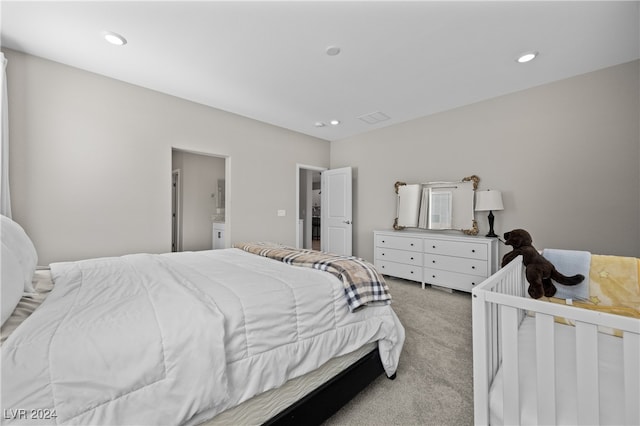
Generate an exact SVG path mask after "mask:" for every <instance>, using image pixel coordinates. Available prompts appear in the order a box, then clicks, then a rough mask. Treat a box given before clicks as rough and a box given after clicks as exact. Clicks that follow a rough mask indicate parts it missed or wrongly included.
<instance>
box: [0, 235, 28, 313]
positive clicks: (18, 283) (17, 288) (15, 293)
mask: <svg viewBox="0 0 640 426" xmlns="http://www.w3.org/2000/svg"><path fill="white" fill-rule="evenodd" d="M0 261H1V263H2V265H0V267H2V276H0V280H1V281H0V282H1V283H2V285H1V286H0V298H1V299H2V306H0V319H1V320H2V323H1V324H4V322H5V321H6V320H7V318H9V317H10V316H11V313H12V312H13V310H14V309H15V308H16V305H17V304H18V302H19V301H20V298H21V297H22V293H23V292H24V275H23V272H22V265H21V264H20V262H19V261H18V259H17V258H16V257H15V256H14V255H13V253H12V252H11V249H10V248H9V247H7V246H6V245H5V244H4V243H2V246H1V247H0Z"/></svg>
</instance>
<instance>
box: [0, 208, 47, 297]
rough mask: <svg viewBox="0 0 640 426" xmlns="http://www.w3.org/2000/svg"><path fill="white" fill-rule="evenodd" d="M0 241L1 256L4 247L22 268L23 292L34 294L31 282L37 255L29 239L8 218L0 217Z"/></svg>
mask: <svg viewBox="0 0 640 426" xmlns="http://www.w3.org/2000/svg"><path fill="white" fill-rule="evenodd" d="M0 240H1V241H2V244H3V253H2V254H4V252H5V247H4V246H6V248H7V249H8V251H10V252H11V253H13V255H14V256H15V258H16V259H17V261H18V262H19V263H20V265H21V267H22V278H23V280H24V291H25V292H26V293H34V292H35V289H34V288H33V283H32V282H31V280H32V279H33V273H34V272H35V270H36V265H37V264H38V253H37V252H36V248H35V247H34V246H33V243H32V242H31V239H29V236H28V235H27V233H26V232H24V229H22V227H21V226H20V225H18V224H17V223H16V222H14V221H13V220H11V219H9V218H8V217H6V216H3V215H0Z"/></svg>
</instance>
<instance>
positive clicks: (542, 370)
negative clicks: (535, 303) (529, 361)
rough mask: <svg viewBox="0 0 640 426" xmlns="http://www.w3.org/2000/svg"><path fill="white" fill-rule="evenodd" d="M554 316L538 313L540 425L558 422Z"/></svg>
mask: <svg viewBox="0 0 640 426" xmlns="http://www.w3.org/2000/svg"><path fill="white" fill-rule="evenodd" d="M553 322H554V321H553V315H544V314H541V313H540V312H538V313H536V375H537V391H538V406H537V407H536V408H537V410H538V424H540V425H554V424H557V422H556V381H555V377H556V358H555V334H554V333H555V329H554V327H553Z"/></svg>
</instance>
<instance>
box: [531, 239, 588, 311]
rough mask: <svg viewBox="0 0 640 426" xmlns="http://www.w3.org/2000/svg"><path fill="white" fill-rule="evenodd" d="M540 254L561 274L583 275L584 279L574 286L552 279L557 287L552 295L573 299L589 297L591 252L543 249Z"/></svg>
mask: <svg viewBox="0 0 640 426" xmlns="http://www.w3.org/2000/svg"><path fill="white" fill-rule="evenodd" d="M542 255H543V256H544V257H545V258H546V259H547V260H548V261H549V262H551V263H553V266H555V268H556V270H557V271H558V272H560V273H561V274H563V275H567V276H571V275H575V274H582V275H584V281H582V282H581V283H580V284H578V285H574V286H568V285H562V284H559V283H557V282H556V281H555V280H552V281H553V284H554V285H555V286H556V289H557V291H556V294H555V295H554V296H553V297H556V298H558V299H573V300H588V299H589V269H590V268H591V253H589V252H588V251H580V250H560V249H544V250H543V251H542Z"/></svg>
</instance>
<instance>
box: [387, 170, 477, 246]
mask: <svg viewBox="0 0 640 426" xmlns="http://www.w3.org/2000/svg"><path fill="white" fill-rule="evenodd" d="M478 182H480V178H479V177H478V176H476V175H472V176H468V177H465V178H463V179H462V180H460V181H454V182H426V183H417V184H407V183H405V182H396V183H395V189H396V194H397V199H396V202H397V204H396V219H395V221H394V223H393V229H396V230H399V229H404V228H422V229H455V230H459V231H462V232H464V233H465V234H467V235H477V234H478V223H477V222H476V220H475V216H474V208H473V200H474V193H475V190H476V189H478Z"/></svg>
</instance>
